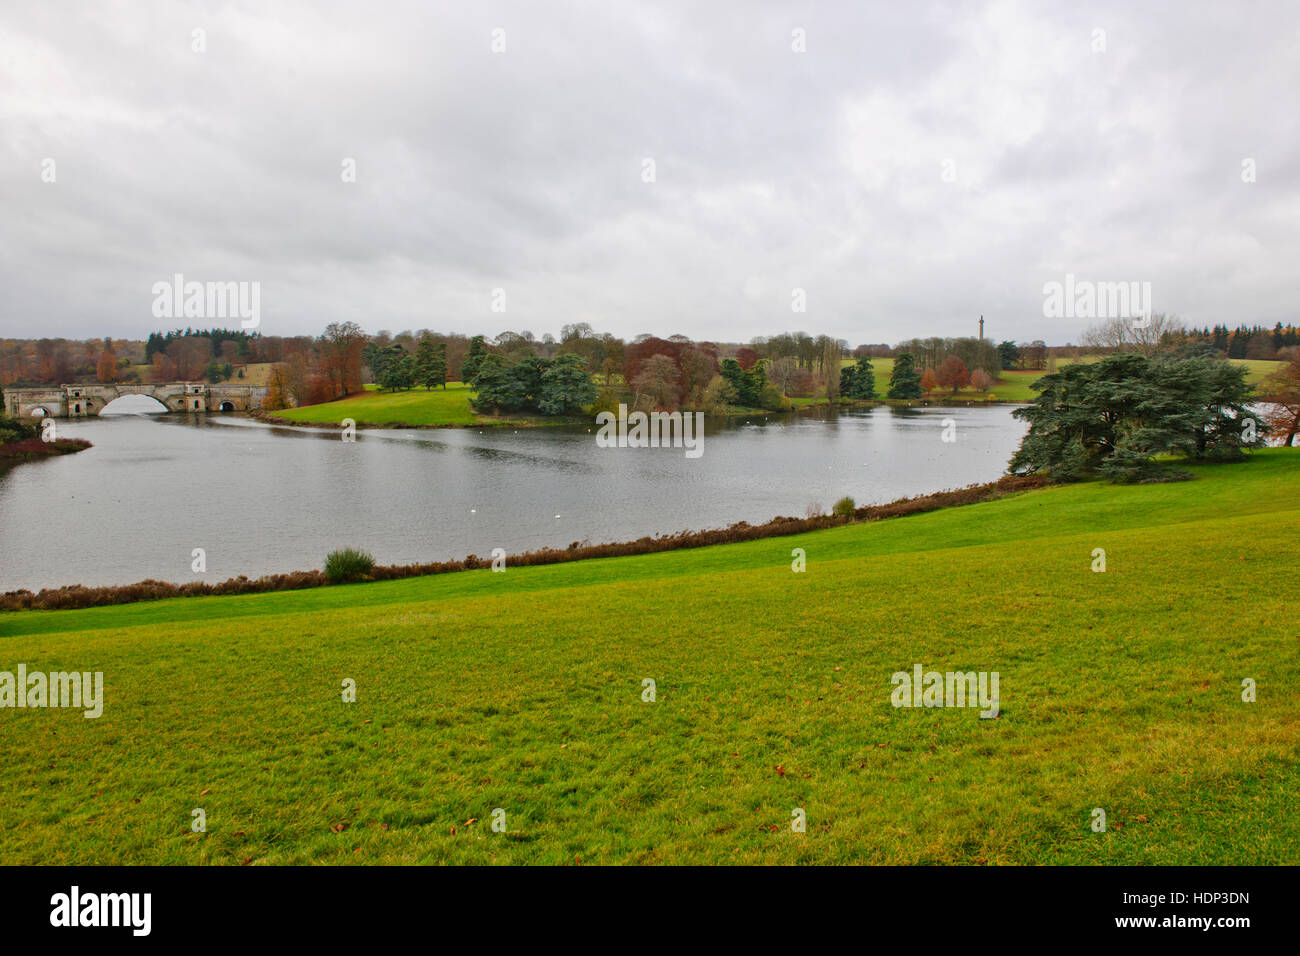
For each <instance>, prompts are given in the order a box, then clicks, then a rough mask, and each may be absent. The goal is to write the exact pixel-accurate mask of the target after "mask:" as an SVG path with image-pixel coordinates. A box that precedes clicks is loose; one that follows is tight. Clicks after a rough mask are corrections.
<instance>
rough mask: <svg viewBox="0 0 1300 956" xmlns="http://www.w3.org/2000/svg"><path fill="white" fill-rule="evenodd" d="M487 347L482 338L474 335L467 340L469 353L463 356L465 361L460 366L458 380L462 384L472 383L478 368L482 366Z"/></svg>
mask: <svg viewBox="0 0 1300 956" xmlns="http://www.w3.org/2000/svg"><path fill="white" fill-rule="evenodd" d="M487 354H488V351H487V345H485V344H484V342H483V336H481V335H476V336H474V337H473V338H472V339H470V340H469V352H468V353H466V355H465V361H464V362H462V363H461V366H460V380H461V381H462V382H473V381H474V379H475V377H476V376H477V375H478V371H479V366H481V365H482V364H483V359H484V358H485V357H486V356H487Z"/></svg>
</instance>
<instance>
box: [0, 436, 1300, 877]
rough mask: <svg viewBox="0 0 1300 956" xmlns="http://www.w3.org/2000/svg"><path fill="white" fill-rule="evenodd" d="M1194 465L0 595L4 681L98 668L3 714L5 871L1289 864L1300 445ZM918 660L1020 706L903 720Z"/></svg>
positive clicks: (1299, 673) (1295, 833)
mask: <svg viewBox="0 0 1300 956" xmlns="http://www.w3.org/2000/svg"><path fill="white" fill-rule="evenodd" d="M1193 471H1194V472H1195V473H1196V476H1197V477H1196V480H1195V481H1191V482H1186V483H1181V484H1169V485H1148V486H1132V487H1115V486H1109V485H1102V484H1095V483H1090V484H1084V485H1075V486H1069V487H1060V488H1051V489H1045V490H1042V491H1036V492H1029V493H1025V494H1021V495H1017V496H1014V497H1010V498H1006V499H1002V500H1000V501H996V502H991V503H987V504H980V505H973V506H968V507H965V508H957V509H950V510H947V511H941V512H934V513H930V514H924V515H918V516H914V517H910V518H904V519H896V520H893V521H886V522H879V523H874V524H860V525H851V526H847V527H843V528H837V529H833V530H829V531H823V532H816V533H812V534H807V535H803V536H800V537H798V538H793V539H792V538H778V539H768V540H764V541H756V542H749V543H745V544H739V545H728V546H722V547H715V548H707V549H700V550H695V551H685V552H676V553H668V554H658V555H648V556H642V557H633V558H616V559H608V560H600V561H590V562H581V563H576V564H569V565H556V566H549V567H539V568H514V569H508V570H507V571H506V572H505V573H504V574H494V573H492V572H490V571H486V570H485V571H477V572H468V573H460V574H451V575H441V576H435V577H428V578H420V579H410V580H405V581H394V582H385V583H381V584H370V585H354V586H349V587H338V588H325V589H319V590H314V591H304V592H297V593H283V594H267V595H256V596H245V597H230V598H204V599H192V600H173V601H165V602H158V603H154V604H141V605H125V606H119V607H111V608H97V609H87V610H82V611H67V612H35V613H23V614H5V615H0V647H3V648H4V654H3V661H4V663H3V664H2V665H0V669H9V670H13V669H14V668H15V667H16V665H17V663H18V662H23V663H26V664H27V665H28V668H29V670H38V669H39V670H62V669H78V670H100V671H103V673H104V675H105V681H106V691H105V703H104V714H103V716H102V717H101V718H99V719H98V720H86V719H83V718H82V716H81V714H80V712H74V711H67V710H31V709H28V710H4V711H0V733H2V734H3V737H2V738H0V739H3V745H4V754H5V760H4V762H3V765H0V779H2V780H3V785H2V791H0V792H3V793H4V794H5V799H4V800H3V801H0V858H3V859H4V860H5V861H6V862H9V863H34V862H45V863H54V862H59V863H115V862H126V863H223V864H239V863H243V862H246V861H249V862H252V863H306V862H324V863H354V862H355V863H376V862H387V863H409V862H460V863H492V862H496V863H507V862H548V863H573V862H576V861H581V862H583V863H603V862H659V863H682V862H714V863H724V862H745V863H793V862H823V863H848V862H873V863H985V862H987V863H1072V864H1093V863H1140V864H1146V863H1164V864H1169V863H1196V864H1204V863H1238V864H1240V863H1291V864H1295V863H1300V815H1297V814H1296V813H1295V812H1294V800H1295V796H1294V795H1295V793H1296V791H1297V788H1298V787H1300V750H1298V745H1300V697H1298V696H1297V694H1296V693H1295V688H1296V686H1297V684H1298V683H1300V654H1297V648H1298V647H1300V645H1298V644H1297V641H1300V630H1298V629H1297V625H1296V621H1295V600H1294V596H1295V583H1294V582H1295V573H1296V568H1297V566H1300V451H1291V450H1289V449H1288V450H1284V449H1275V450H1268V451H1264V452H1260V453H1259V454H1257V455H1256V456H1254V458H1253V459H1252V460H1251V461H1250V462H1248V463H1246V464H1243V465H1233V466H1217V467H1204V466H1198V467H1195V468H1193ZM847 490H849V491H852V490H853V489H847ZM795 547H800V548H804V549H805V550H806V553H807V561H808V566H807V571H806V572H805V573H802V574H794V573H792V571H791V569H790V553H791V549H792V548H795ZM1095 548H1104V549H1105V551H1106V558H1107V570H1106V572H1105V573H1104V574H1099V573H1093V572H1092V571H1091V570H1090V567H1091V564H1092V561H1093V557H1092V553H1093V550H1094V549H1095ZM917 663H919V664H922V665H924V666H925V667H926V668H927V669H930V668H934V669H936V670H940V671H949V670H961V671H966V670H976V671H981V670H984V671H997V672H998V673H999V674H1000V676H1001V715H1000V717H999V718H998V719H996V720H981V719H980V718H979V716H978V715H977V713H976V712H975V711H974V710H971V709H956V708H954V709H895V708H893V707H891V706H890V703H889V697H890V690H891V685H890V676H891V674H892V673H893V672H895V671H900V670H902V671H908V670H910V669H911V667H912V665H913V664H917ZM1246 677H1250V678H1253V679H1254V680H1256V681H1257V684H1258V702H1257V703H1243V702H1242V700H1241V696H1240V693H1241V690H1240V686H1241V681H1242V679H1243V678H1246ZM344 678H352V679H355V681H356V682H357V693H358V700H357V702H356V703H354V704H347V703H343V702H342V701H341V700H340V684H341V682H342V681H343V680H344ZM644 678H653V679H654V680H655V681H656V682H657V691H658V699H657V700H656V701H655V702H653V703H647V702H643V701H642V699H641V697H642V681H643V679H644ZM196 807H202V808H203V809H204V810H205V812H206V815H207V823H208V829H207V832H206V833H205V834H202V835H199V834H195V833H192V832H190V830H189V824H190V820H191V810H192V809H193V808H196ZM498 807H499V808H502V809H504V810H505V811H506V822H507V826H508V831H507V832H505V833H495V832H492V830H491V829H490V828H489V821H490V819H491V814H492V811H493V809H494V808H498ZM1094 807H1102V808H1104V809H1105V811H1106V814H1107V818H1108V823H1109V829H1108V832H1106V833H1103V834H1098V833H1093V832H1092V831H1091V830H1090V829H1089V827H1088V823H1089V820H1090V813H1091V811H1092V809H1093V808H1094ZM794 808H802V809H803V810H804V811H805V812H806V814H807V820H808V827H807V832H806V833H804V834H796V833H792V832H791V829H790V820H791V812H792V810H793V809H794ZM471 819H472V820H473V822H472V823H471V822H469V821H470V820H471ZM344 827H346V828H345V829H344Z"/></svg>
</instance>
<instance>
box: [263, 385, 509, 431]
mask: <svg viewBox="0 0 1300 956" xmlns="http://www.w3.org/2000/svg"><path fill="white" fill-rule="evenodd" d="M472 394H473V392H472V391H471V389H470V388H469V386H468V385H465V384H464V383H463V382H448V383H447V388H446V390H443V389H440V388H436V389H432V390H428V391H426V390H425V389H423V388H414V389H411V390H410V391H405V392H381V391H379V389H378V388H377V387H376V386H374V385H367V386H366V393H365V394H364V395H353V396H352V397H350V398H345V399H342V400H340V401H337V402H326V403H325V404H323V405H308V406H306V407H305V408H289V409H285V410H284V411H281V412H277V413H276V416H277V417H279V418H285V419H288V420H289V421H294V422H311V423H322V422H330V423H334V424H337V423H339V422H341V421H343V419H345V418H351V419H352V420H354V421H355V422H356V423H357V424H358V425H394V424H402V425H473V424H475V423H477V422H479V421H481V420H487V419H485V418H483V417H481V416H479V415H476V414H475V413H474V410H473V409H472V408H470V407H469V397H470V395H472Z"/></svg>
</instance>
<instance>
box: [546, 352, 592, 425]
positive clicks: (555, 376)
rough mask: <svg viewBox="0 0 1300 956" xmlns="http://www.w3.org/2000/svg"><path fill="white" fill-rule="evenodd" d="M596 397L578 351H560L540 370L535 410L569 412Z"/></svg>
mask: <svg viewBox="0 0 1300 956" xmlns="http://www.w3.org/2000/svg"><path fill="white" fill-rule="evenodd" d="M595 400H596V386H595V385H594V384H592V381H591V375H590V374H589V373H588V372H587V365H586V363H585V362H584V361H583V360H582V358H581V357H579V356H577V355H561V356H559V357H558V358H556V359H555V361H553V362H551V364H550V368H548V369H547V370H546V371H545V372H543V373H542V391H541V396H540V397H539V398H538V401H537V410H538V411H539V412H541V413H542V414H543V415H571V414H576V413H577V412H578V411H580V410H581V409H582V406H583V405H590V404H591V403H592V402H594V401H595Z"/></svg>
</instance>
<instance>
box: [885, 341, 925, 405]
mask: <svg viewBox="0 0 1300 956" xmlns="http://www.w3.org/2000/svg"><path fill="white" fill-rule="evenodd" d="M887 394H888V397H889V398H896V399H912V398H920V397H921V375H920V373H919V372H917V370H916V360H915V359H914V358H913V357H912V353H911V352H904V353H902V354H901V355H897V356H895V357H894V370H893V371H892V372H891V373H890V374H889V392H888V393H887Z"/></svg>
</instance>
